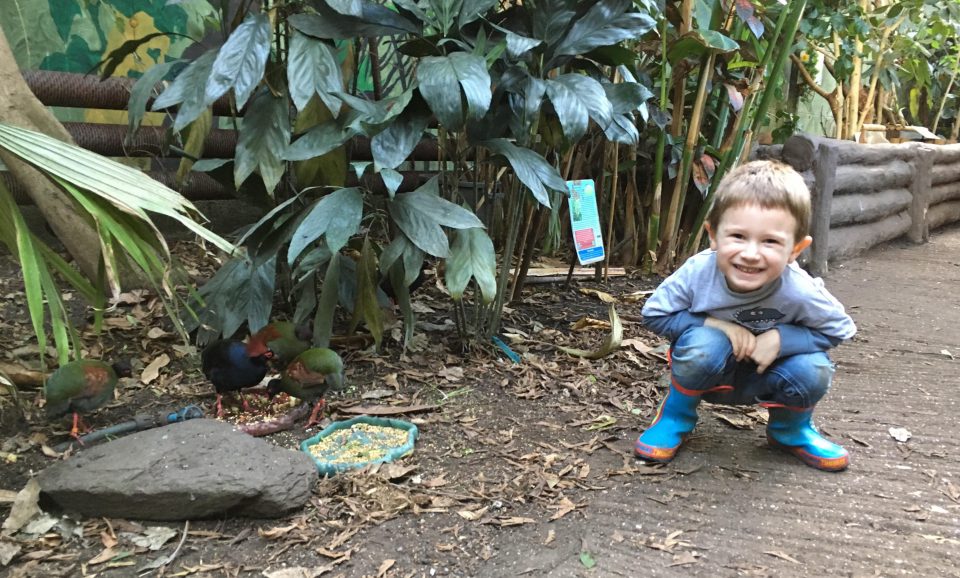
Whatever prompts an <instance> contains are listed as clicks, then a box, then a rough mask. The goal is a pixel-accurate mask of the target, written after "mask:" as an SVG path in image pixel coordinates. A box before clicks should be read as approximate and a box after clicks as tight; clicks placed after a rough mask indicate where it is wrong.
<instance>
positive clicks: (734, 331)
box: [703, 317, 780, 361]
mask: <svg viewBox="0 0 960 578" xmlns="http://www.w3.org/2000/svg"><path fill="white" fill-rule="evenodd" d="M703 324H704V325H705V326H707V327H713V328H715V329H719V330H720V331H723V333H724V335H726V336H727V339H729V340H730V345H731V346H733V356H734V357H736V358H737V361H743V360H744V359H747V358H748V357H750V356H752V355H753V350H754V348H755V347H756V346H757V338H756V336H755V335H754V334H753V333H751V332H750V330H749V329H747V328H746V327H743V326H741V325H737V324H736V323H732V322H730V321H724V320H722V319H717V318H715V317H707V320H706V321H704V322H703ZM779 350H780V341H779V339H778V340H777V351H778V352H779Z"/></svg>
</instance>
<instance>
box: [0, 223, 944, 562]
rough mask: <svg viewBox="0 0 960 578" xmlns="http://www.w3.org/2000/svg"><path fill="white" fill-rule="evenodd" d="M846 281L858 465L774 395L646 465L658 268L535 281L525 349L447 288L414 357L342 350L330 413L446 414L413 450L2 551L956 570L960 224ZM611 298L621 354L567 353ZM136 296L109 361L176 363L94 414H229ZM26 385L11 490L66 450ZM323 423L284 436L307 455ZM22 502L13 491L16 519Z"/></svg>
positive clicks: (899, 249) (27, 556) (153, 308)
mask: <svg viewBox="0 0 960 578" xmlns="http://www.w3.org/2000/svg"><path fill="white" fill-rule="evenodd" d="M185 252H186V253H187V255H186V258H187V261H188V264H189V263H190V259H191V254H190V251H189V249H188V250H186V251H185ZM0 259H4V260H5V259H6V258H0ZM193 259H194V260H193V262H192V263H193V264H192V265H191V266H193V267H194V268H195V269H196V270H197V272H198V273H200V272H202V271H203V268H204V266H205V265H204V262H203V259H202V257H201V256H200V255H196V254H194V255H193ZM3 269H4V271H7V272H9V271H14V269H13V268H12V266H11V265H10V263H9V262H6V263H5V264H4V265H3ZM826 281H827V286H828V287H829V288H830V289H831V290H832V291H833V293H834V294H835V295H836V296H837V297H839V298H840V299H841V301H843V302H844V303H845V304H846V306H847V308H848V310H849V311H850V313H851V314H852V316H853V317H854V319H855V321H856V322H857V324H858V327H859V330H860V332H859V334H858V335H857V337H856V338H854V339H853V340H852V341H851V342H850V343H847V344H844V345H843V346H841V347H840V348H839V349H837V350H836V351H835V352H834V359H835V361H836V362H837V365H838V372H837V375H836V379H835V382H834V387H833V390H832V391H831V393H830V394H829V395H828V396H827V398H826V399H825V400H824V402H823V403H822V404H821V407H820V410H819V411H818V414H817V421H818V424H819V425H820V427H821V429H822V431H824V432H825V433H826V434H828V435H829V436H830V437H831V438H832V439H834V440H835V441H837V442H839V443H842V444H844V445H845V446H846V447H847V448H848V449H849V450H850V452H851V457H852V464H851V467H850V469H849V470H848V471H846V472H843V473H839V474H829V473H822V472H818V471H815V470H812V469H810V468H808V467H806V466H804V465H803V464H802V463H800V462H799V461H797V460H796V459H795V458H792V457H790V456H786V455H783V454H780V453H777V452H776V451H774V450H771V449H770V448H768V447H767V446H766V443H765V441H764V434H763V424H764V421H765V412H764V411H763V410H759V409H754V408H744V409H732V408H723V407H717V406H706V407H705V408H704V409H703V410H702V412H701V421H700V425H699V426H698V428H697V430H696V432H695V436H694V437H693V438H692V439H691V440H690V441H689V443H688V444H687V445H686V446H685V449H683V450H682V452H681V453H680V454H679V456H678V457H677V459H676V460H675V461H674V462H673V463H672V464H670V465H668V466H665V467H660V466H648V465H645V464H643V463H641V462H638V461H636V460H634V459H633V458H632V456H631V449H632V443H633V440H634V439H635V438H636V436H637V435H638V434H639V433H640V431H641V429H642V427H644V426H645V425H646V424H647V423H648V421H649V417H650V415H651V413H652V412H653V410H654V407H655V404H656V402H657V400H658V397H659V395H660V389H659V386H658V384H657V382H658V378H659V377H660V376H661V375H662V374H663V371H664V369H665V363H664V361H663V360H662V359H661V357H660V355H659V354H658V353H657V351H656V350H654V351H651V350H650V349H651V348H654V347H656V346H657V345H658V344H659V341H658V340H657V338H656V337H655V336H653V335H652V334H650V333H649V332H647V331H646V330H645V329H643V328H642V326H641V325H640V324H639V323H637V322H636V321H637V316H638V315H639V309H640V300H637V299H638V297H639V298H640V299H641V300H642V296H643V293H644V291H645V290H649V289H650V288H652V287H653V286H654V285H655V280H653V279H642V278H639V277H633V276H629V277H627V278H618V279H611V281H610V282H609V283H607V284H598V283H594V282H592V281H582V282H579V283H575V284H574V285H573V286H571V287H569V288H564V287H563V285H562V284H549V285H534V286H530V287H529V289H528V290H527V292H526V294H525V298H524V300H523V303H520V304H517V305H516V306H514V307H513V308H512V309H511V310H510V311H509V312H508V315H507V316H506V321H505V324H504V326H505V330H504V334H505V338H506V339H507V340H508V341H509V342H510V343H511V346H512V347H513V348H514V350H515V351H516V352H518V353H520V354H521V355H523V360H522V362H521V363H519V364H512V363H510V362H509V361H507V360H505V359H504V358H502V357H501V356H499V355H497V354H496V352H495V350H492V349H491V350H480V351H473V352H471V353H468V354H463V353H461V352H459V351H458V350H457V348H456V346H455V345H454V343H455V339H454V335H455V334H454V333H453V332H452V329H451V323H452V321H451V320H452V317H451V314H450V309H449V304H448V300H447V299H446V298H444V297H443V295H442V294H440V292H439V290H438V289H436V288H435V287H428V288H427V289H426V290H424V291H423V292H422V293H418V294H417V295H416V298H417V302H418V303H419V310H420V313H419V320H420V323H421V326H420V328H419V330H418V335H419V337H418V341H417V342H416V343H415V347H414V349H415V350H414V351H411V352H409V353H407V354H406V355H404V356H401V355H400V353H399V348H398V347H397V346H396V343H395V342H390V343H387V344H385V347H384V351H383V352H382V353H381V354H380V355H375V354H374V353H372V352H371V351H369V350H367V349H363V348H362V347H360V346H352V347H344V348H343V349H342V351H341V353H342V354H343V355H344V357H345V359H346V361H347V366H348V370H347V377H348V381H349V383H350V387H349V388H348V389H347V390H346V391H344V392H341V393H340V394H338V395H336V396H333V397H331V398H330V399H329V400H328V401H329V403H330V405H331V407H332V416H331V417H332V418H334V419H338V418H342V417H349V415H347V414H346V411H347V410H349V409H350V408H351V407H354V406H357V405H379V406H390V407H393V408H394V409H396V408H402V407H404V406H410V405H415V404H432V405H436V406H437V407H436V409H434V410H433V411H426V412H419V413H413V414H404V415H401V416H399V417H403V418H405V419H409V420H411V421H414V422H415V423H417V425H418V426H419V428H420V432H421V437H420V439H419V441H418V442H417V445H416V450H415V452H414V453H413V454H412V455H411V456H409V457H407V458H405V459H403V460H402V461H400V462H397V463H396V464H394V465H391V466H389V467H382V468H379V469H372V470H367V471H360V472H354V473H349V474H345V475H341V476H338V477H336V478H332V479H324V480H321V481H320V482H319V483H318V485H317V487H316V491H315V495H314V497H313V499H312V500H311V502H310V504H309V505H308V506H307V507H306V508H305V509H304V510H303V511H301V512H299V513H297V514H295V515H293V516H290V517H287V518H284V519H278V520H247V519H219V520H191V521H190V522H189V523H188V524H185V523H179V524H177V523H171V524H168V523H163V524H158V523H154V522H140V521H135V520H107V519H88V520H80V521H77V522H71V521H70V520H69V519H66V520H64V519H61V521H60V523H59V524H58V525H56V526H54V527H51V528H49V529H47V530H45V531H43V532H41V533H40V534H38V535H35V536H30V535H25V534H24V533H23V532H21V533H18V534H16V535H14V536H12V537H9V538H4V539H3V540H2V541H0V551H2V550H6V551H13V549H14V548H16V549H17V553H16V554H15V555H14V557H13V558H12V560H11V561H10V562H9V564H8V565H7V566H6V567H0V575H5V576H16V577H26V576H38V577H39V576H44V577H48V576H93V575H98V576H104V577H114V576H124V577H125V576H140V575H164V576H261V575H262V576H268V577H274V578H287V577H292V576H297V577H300V576H344V577H366V576H370V577H374V576H376V577H383V578H394V577H397V578H399V577H420V576H426V577H430V576H477V577H500V576H558V577H566V576H571V577H572V576H739V575H744V576H810V575H813V576H899V575H907V576H960V447H958V441H957V439H958V435H960V431H958V426H957V421H956V416H957V415H958V412H960V377H958V372H957V365H956V364H957V361H955V360H954V355H960V304H958V301H957V298H956V295H957V293H956V287H957V285H958V283H960V228H951V229H949V230H945V231H941V232H938V233H935V234H934V236H933V238H932V240H931V242H930V243H928V244H926V245H923V246H911V245H907V244H904V243H893V244H888V245H885V246H883V247H880V248H877V249H874V250H872V251H870V252H869V253H867V254H866V255H864V256H862V257H860V258H857V259H854V260H851V261H848V262H846V263H844V264H842V265H841V266H836V267H834V269H833V270H832V271H831V272H830V274H829V275H828V276H827V277H826ZM2 283H3V286H2V287H0V313H2V317H0V360H4V361H19V362H22V363H25V364H28V365H29V364H30V363H31V362H35V360H36V345H35V342H33V341H32V339H30V338H29V336H28V335H29V325H28V323H27V321H26V319H25V318H24V317H23V316H22V315H23V313H22V312H23V308H22V306H23V302H22V296H20V295H19V293H18V288H17V279H16V275H15V274H7V275H5V276H4V279H3V280H2ZM592 289H593V290H600V291H603V292H605V293H607V294H609V295H612V296H613V297H615V298H616V299H617V300H618V303H617V311H618V312H619V314H620V316H621V319H622V320H623V328H624V335H623V344H622V346H621V348H620V349H619V350H617V352H615V353H614V354H612V355H609V356H607V357H604V358H602V359H599V360H593V361H591V360H586V359H581V358H577V357H573V356H571V355H567V354H565V353H563V352H561V351H559V350H558V349H557V348H556V347H554V346H553V345H551V344H557V345H564V346H569V347H579V348H586V349H591V348H596V347H598V346H599V344H600V343H601V341H602V340H603V338H604V337H605V336H606V334H607V333H608V332H609V328H608V327H604V326H603V323H602V322H604V321H606V320H607V306H606V304H605V303H603V302H602V301H601V300H600V298H599V297H600V295H598V294H596V293H590V290H592ZM585 290H586V292H585ZM130 301H132V302H131V303H128V304H125V305H123V306H121V307H120V308H119V310H118V311H117V312H116V313H114V314H113V315H112V316H111V319H112V320H113V321H111V323H110V325H109V330H108V333H107V334H106V335H105V336H101V337H100V338H97V337H96V336H93V335H89V336H88V341H87V345H88V348H89V350H90V354H91V356H95V355H97V354H102V355H104V356H107V357H110V356H117V355H132V356H134V357H135V359H136V360H137V367H138V369H140V370H141V371H142V370H143V368H144V367H146V366H149V365H150V364H151V363H152V362H155V360H156V359H158V358H159V357H161V356H162V355H164V354H166V355H167V356H168V357H169V358H170V359H171V361H170V363H169V364H167V365H165V366H163V367H162V368H160V370H159V374H158V375H157V376H156V377H155V378H154V379H152V380H150V383H149V384H144V383H143V382H142V381H143V380H142V379H141V380H137V379H131V380H127V383H125V384H124V386H123V388H122V389H121V390H120V393H119V395H118V399H117V401H116V402H114V403H112V404H110V405H109V406H108V407H106V408H104V409H102V410H100V411H99V412H98V413H97V414H95V415H93V416H91V419H90V420H89V421H90V422H91V425H93V426H94V427H103V426H105V425H108V424H111V423H114V422H117V421H121V420H122V419H124V418H125V417H127V416H129V415H131V414H132V413H136V412H137V411H143V410H148V409H159V408H177V407H181V406H183V405H185V404H186V403H201V404H204V405H207V406H209V404H210V403H211V402H212V399H213V396H212V388H211V386H210V385H209V384H206V383H204V381H203V377H202V375H201V374H200V372H199V369H198V365H199V364H198V363H197V361H196V357H195V353H194V352H192V351H191V350H190V349H189V348H185V347H183V345H182V344H180V343H179V342H178V341H177V340H176V339H174V338H172V337H171V336H165V335H161V334H160V333H158V331H156V329H157V328H162V327H163V323H162V319H161V314H162V311H161V310H159V309H158V308H157V305H156V304H155V303H154V302H153V301H152V300H151V299H150V298H149V296H143V297H142V299H140V300H139V301H138V298H132V299H130ZM591 320H594V321H591ZM578 321H580V322H581V323H580V324H577V322H578ZM580 325H585V326H586V328H583V329H580V328H579V326H580ZM151 329H153V330H154V331H152V332H151ZM31 344H33V345H32V349H31ZM141 376H142V373H140V372H137V373H136V374H135V377H141ZM23 397H24V402H25V405H26V406H27V407H28V410H29V413H30V423H29V424H23V423H20V422H18V421H17V420H16V411H15V410H14V409H13V406H12V405H11V403H10V396H9V395H7V396H3V397H0V403H2V405H0V409H2V411H3V414H2V418H3V422H2V425H3V431H2V434H3V435H2V437H0V439H2V440H5V443H4V445H3V448H2V449H3V451H4V452H8V453H13V454H16V456H17V459H16V461H15V462H13V463H9V462H2V464H0V489H2V490H8V491H17V490H19V489H20V488H22V487H23V486H24V484H25V483H26V481H27V479H28V478H29V476H31V475H32V474H33V473H35V472H37V471H39V470H40V469H42V468H44V467H46V466H47V465H49V464H50V463H52V462H53V460H55V459H58V458H57V457H56V456H53V457H51V456H48V455H45V453H44V451H43V446H44V445H47V446H50V445H54V444H56V443H57V442H59V441H62V440H63V439H64V436H63V434H64V423H62V422H57V423H48V422H46V421H45V420H43V419H42V418H41V417H40V415H41V412H40V411H39V407H38V401H39V397H40V396H39V395H38V394H37V393H36V392H35V391H32V390H29V389H27V390H25V391H24V395H23ZM904 430H906V431H904ZM315 432H316V430H311V431H304V430H303V429H302V428H294V429H293V430H291V431H288V432H284V433H281V434H276V435H274V436H270V438H268V439H269V440H270V441H272V442H273V443H277V444H280V445H284V446H286V447H290V448H295V447H296V446H297V444H298V442H299V441H300V440H301V439H304V438H306V437H308V436H309V435H312V434H313V433H315ZM907 435H909V436H910V437H909V439H908V440H907V441H897V439H896V438H895V436H898V437H900V439H905V438H906V436H907ZM48 453H49V452H48ZM8 495H9V494H8ZM9 508H10V505H9V503H3V504H0V516H2V517H6V515H7V512H8V511H9ZM157 528H165V529H167V530H166V531H165V532H166V534H164V530H158V529H157ZM185 531H186V532H185ZM158 535H165V536H166V538H165V539H162V540H154V541H153V543H152V544H151V543H149V541H148V542H144V541H143V540H139V544H140V545H138V544H137V542H138V540H135V539H136V538H137V537H141V538H142V537H148V536H158ZM144 544H146V545H144ZM151 546H152V547H155V548H156V549H155V550H151V549H150V548H151ZM0 558H2V555H0ZM163 560H167V561H168V563H167V564H166V565H163V566H160V567H159V568H151V566H152V564H151V563H152V562H154V561H163ZM153 566H156V564H153Z"/></svg>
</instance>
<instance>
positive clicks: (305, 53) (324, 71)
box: [287, 30, 343, 118]
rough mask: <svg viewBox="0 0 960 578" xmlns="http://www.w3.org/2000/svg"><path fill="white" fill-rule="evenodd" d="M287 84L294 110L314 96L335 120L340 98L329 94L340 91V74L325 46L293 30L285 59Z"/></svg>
mask: <svg viewBox="0 0 960 578" xmlns="http://www.w3.org/2000/svg"><path fill="white" fill-rule="evenodd" d="M287 83H288V85H289V89H290V98H291V99H293V103H294V104H295V105H296V107H297V110H298V111H302V110H303V109H304V108H306V106H307V104H308V103H309V102H310V98H311V97H313V95H314V94H316V95H317V96H319V97H320V100H322V101H323V104H325V105H326V106H327V108H328V109H329V110H330V111H331V112H332V113H333V116H334V118H336V116H337V112H338V111H339V110H340V99H338V98H337V97H335V96H333V95H332V94H330V93H336V92H340V91H342V90H343V75H342V73H341V72H340V65H339V64H338V63H337V57H336V55H335V54H334V51H333V49H332V48H331V47H330V46H329V45H328V44H327V43H325V42H322V41H320V40H317V39H316V38H312V37H310V36H307V35H305V34H301V33H300V32H297V31H296V30H294V31H293V37H292V38H291V40H290V52H289V54H288V56H287Z"/></svg>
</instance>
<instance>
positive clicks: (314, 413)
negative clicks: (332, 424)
mask: <svg viewBox="0 0 960 578" xmlns="http://www.w3.org/2000/svg"><path fill="white" fill-rule="evenodd" d="M326 404H327V402H326V401H325V400H324V399H322V398H321V399H320V400H319V401H317V403H315V404H314V405H313V411H312V412H310V419H308V420H307V425H305V426H303V429H307V428H309V427H310V426H313V425H317V424H319V423H320V420H318V419H317V414H319V413H320V410H321V409H323V406H325V405H326Z"/></svg>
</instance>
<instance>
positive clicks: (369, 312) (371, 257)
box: [350, 237, 383, 347]
mask: <svg viewBox="0 0 960 578" xmlns="http://www.w3.org/2000/svg"><path fill="white" fill-rule="evenodd" d="M379 284H380V276H379V275H378V274H377V255H376V253H375V252H374V250H373V243H372V242H371V241H370V238H369V237H367V238H365V239H364V240H363V249H362V250H361V251H360V263H359V265H358V267H357V302H356V305H355V306H354V308H353V319H352V321H351V322H350V331H353V330H355V329H356V328H357V325H359V323H360V322H361V321H363V322H364V323H365V324H366V326H367V329H369V330H370V334H371V335H373V341H374V343H376V345H377V347H380V341H381V340H383V312H382V311H381V310H380V304H379V303H378V302H377V287H378V285H379Z"/></svg>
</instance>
